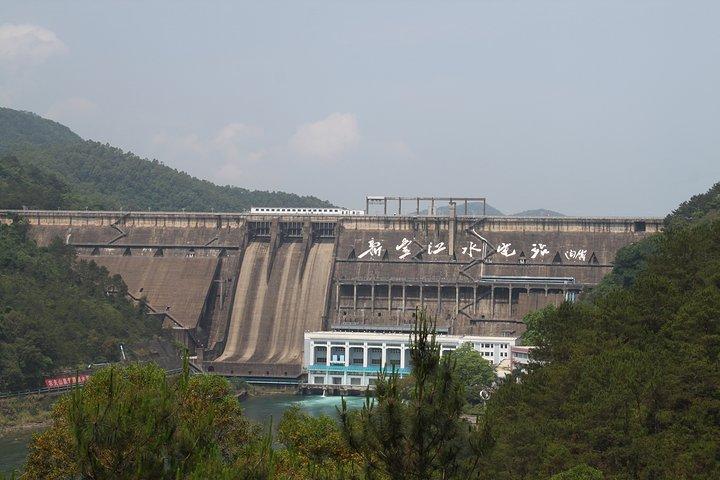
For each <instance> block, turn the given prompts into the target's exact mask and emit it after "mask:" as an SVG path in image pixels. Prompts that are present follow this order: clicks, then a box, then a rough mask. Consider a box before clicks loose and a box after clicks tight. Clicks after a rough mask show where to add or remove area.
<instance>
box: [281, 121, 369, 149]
mask: <svg viewBox="0 0 720 480" xmlns="http://www.w3.org/2000/svg"><path fill="white" fill-rule="evenodd" d="M359 143H360V129H359V127H358V122H357V119H356V118H355V115H353V114H352V113H333V114H331V115H329V116H328V117H327V118H324V119H323V120H320V121H318V122H315V123H307V124H304V125H300V127H298V129H297V131H296V132H295V134H294V135H293V136H292V137H291V138H290V149H291V150H292V151H293V152H295V153H297V154H299V155H301V156H304V157H312V158H318V159H322V160H330V159H334V158H336V157H338V156H340V155H341V154H343V153H345V152H346V151H348V150H351V149H353V148H354V147H356V146H357V145H358V144H359Z"/></svg>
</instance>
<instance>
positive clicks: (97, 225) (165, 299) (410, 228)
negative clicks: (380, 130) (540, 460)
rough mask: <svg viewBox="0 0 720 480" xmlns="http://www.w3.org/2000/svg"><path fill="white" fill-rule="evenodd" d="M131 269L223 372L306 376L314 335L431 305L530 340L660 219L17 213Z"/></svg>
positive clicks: (468, 322)
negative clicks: (547, 313) (554, 310)
mask: <svg viewBox="0 0 720 480" xmlns="http://www.w3.org/2000/svg"><path fill="white" fill-rule="evenodd" d="M18 217H22V218H24V219H25V221H27V222H28V223H29V224H30V225H31V229H30V232H31V235H33V237H34V238H35V240H36V241H37V242H38V243H39V244H40V245H47V244H49V243H50V242H51V241H52V240H53V239H54V238H59V239H60V240H61V241H63V242H64V243H66V244H69V245H72V246H74V247H75V248H76V250H77V252H78V255H79V256H80V258H81V259H84V260H92V261H95V262H96V263H98V264H99V265H102V266H104V267H105V268H107V269H108V270H109V272H110V273H112V274H119V275H121V276H122V277H123V279H124V281H125V283H126V284H127V285H128V290H129V293H130V295H131V296H132V297H133V298H135V299H140V298H144V299H145V301H146V302H147V303H148V305H149V307H150V309H151V311H152V313H153V314H154V315H157V316H160V317H161V318H162V319H163V324H164V326H165V327H166V328H168V329H169V330H170V331H172V333H173V334H174V335H175V338H176V339H177V340H179V341H182V342H184V343H185V344H186V345H187V346H188V347H189V348H190V349H191V350H192V351H193V352H195V354H197V356H198V362H199V363H202V364H203V365H204V366H205V368H206V369H208V370H209V371H214V372H216V373H221V374H226V375H239V376H244V377H285V378H297V377H298V376H299V375H300V374H301V357H302V344H303V333H304V332H305V331H314V330H344V331H354V330H361V331H407V329H408V328H410V327H411V326H412V324H413V322H414V316H415V312H416V309H417V308H425V309H427V310H428V311H429V312H430V313H431V314H432V315H433V316H435V317H436V319H437V323H438V326H439V327H441V328H442V329H444V330H447V331H448V332H450V333H454V334H476V335H495V336H503V335H507V336H517V335H519V334H521V333H522V332H523V331H524V324H523V323H522V317H523V316H524V315H525V314H526V313H528V312H530V311H532V310H534V309H537V308H542V307H543V306H545V305H548V304H559V303H561V302H562V301H564V300H573V299H574V298H576V297H577V295H579V294H581V293H582V292H583V291H584V290H586V289H588V288H591V287H592V286H594V285H596V284H597V283H598V282H599V281H600V279H601V278H602V277H603V276H604V275H605V274H606V273H607V272H609V271H610V269H611V268H612V263H613V260H614V258H615V253H616V252H617V251H618V250H619V249H620V248H622V247H623V246H625V245H628V244H630V243H632V242H635V241H638V240H640V239H642V238H644V237H645V236H647V235H649V234H652V233H654V232H657V231H659V230H660V228H661V226H662V222H661V220H660V219H656V218H571V217H563V218H515V217H471V216H460V217H448V216H368V215H364V216H352V217H337V216H312V217H311V216H293V215H273V216H268V215H246V214H226V213H185V212H53V211H14V212H13V211H4V212H0V221H3V222H12V221H15V220H16V219H17V218H18Z"/></svg>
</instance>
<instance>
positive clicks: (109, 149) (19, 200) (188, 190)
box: [0, 108, 333, 212]
mask: <svg viewBox="0 0 720 480" xmlns="http://www.w3.org/2000/svg"><path fill="white" fill-rule="evenodd" d="M11 157H14V158H15V159H16V161H14V160H12V159H11ZM0 172H2V173H1V174H0V208H22V207H28V208H79V209H84V208H89V209H108V210H121V209H122V210H148V209H150V210H155V211H157V210H183V209H184V210H189V211H227V212H239V211H244V210H247V209H249V208H250V207H251V206H258V205H262V206H268V207H279V206H288V207H332V206H333V205H332V204H331V203H330V202H328V201H325V200H321V199H319V198H316V197H312V196H300V195H296V194H292V193H285V192H270V191H261V190H248V189H245V188H240V187H233V186H229V185H228V186H220V185H216V184H214V183H212V182H209V181H207V180H201V179H199V178H195V177H192V176H190V175H188V174H187V173H185V172H181V171H179V170H176V169H174V168H171V167H169V166H167V165H164V164H163V163H161V162H159V161H157V160H148V159H144V158H140V157H138V156H137V155H134V154H133V153H131V152H124V151H123V150H121V149H119V148H115V147H113V146H111V145H108V144H102V143H99V142H94V141H92V140H83V139H82V138H81V137H80V136H78V135H77V134H75V133H74V132H72V130H70V129H69V128H67V127H66V126H64V125H61V124H59V123H57V122H54V121H52V120H47V119H45V118H42V117H40V116H38V115H36V114H34V113H31V112H25V111H20V110H13V109H10V108H0ZM38 172H41V173H42V175H44V177H43V178H45V180H47V179H51V180H52V181H51V182H50V183H51V184H52V186H53V192H52V195H51V196H52V197H53V198H55V196H58V195H59V198H60V199H61V200H60V203H59V204H54V203H52V202H50V201H49V200H48V198H50V197H47V196H46V197H43V196H42V195H44V194H45V193H48V192H43V189H42V188H40V186H39V185H37V182H36V181H34V180H33V178H32V177H33V176H37V173H38ZM45 180H43V182H45ZM18 181H21V182H25V183H26V184H32V186H33V194H31V195H23V194H22V192H20V193H18V190H17V189H12V191H9V190H8V189H9V188H10V187H9V185H11V184H13V182H18ZM10 193H12V195H10ZM49 203H50V206H48V204H49Z"/></svg>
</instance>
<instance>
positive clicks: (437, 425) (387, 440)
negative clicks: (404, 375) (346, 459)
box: [341, 310, 488, 479]
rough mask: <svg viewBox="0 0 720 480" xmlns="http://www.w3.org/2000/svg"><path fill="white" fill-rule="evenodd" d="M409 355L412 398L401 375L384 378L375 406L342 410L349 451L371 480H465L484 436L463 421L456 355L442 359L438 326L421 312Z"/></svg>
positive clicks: (378, 386)
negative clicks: (405, 392) (402, 384)
mask: <svg viewBox="0 0 720 480" xmlns="http://www.w3.org/2000/svg"><path fill="white" fill-rule="evenodd" d="M416 318H417V320H416V325H415V329H414V332H413V338H412V344H411V350H410V355H411V359H412V365H413V376H414V379H415V382H414V384H413V392H412V395H411V397H410V399H409V400H403V399H402V397H401V394H400V384H399V378H398V375H397V374H395V373H391V374H387V373H386V372H381V374H380V375H379V376H378V380H377V383H376V389H375V400H371V398H370V396H369V395H368V397H367V399H366V403H365V405H364V407H363V408H362V410H360V411H359V412H356V413H351V412H348V410H347V406H346V404H345V402H343V405H342V409H341V419H342V424H343V431H344V434H345V436H346V438H347V442H348V444H349V445H350V448H351V449H352V450H353V451H355V452H357V454H358V455H359V456H360V458H362V462H363V464H364V471H365V475H366V476H367V478H379V477H385V476H387V477H389V478H391V479H433V478H443V479H449V478H463V477H465V476H467V475H469V474H472V473H473V472H474V470H475V466H476V464H477V460H478V458H479V456H480V455H481V454H482V453H483V452H484V451H485V449H486V448H487V446H488V445H487V441H488V439H487V436H486V435H485V433H486V432H485V431H483V430H476V429H474V428H473V427H472V426H471V425H470V424H469V423H467V422H466V421H465V420H463V419H462V418H461V414H462V409H463V405H464V404H465V395H464V390H463V385H462V383H461V382H460V381H459V380H458V375H457V367H456V362H455V358H454V356H453V355H446V356H444V357H442V358H441V357H440V346H439V344H438V343H437V342H436V340H435V333H434V326H433V324H432V322H431V320H430V319H429V318H428V316H427V313H426V312H425V310H420V311H418V314H417V316H416Z"/></svg>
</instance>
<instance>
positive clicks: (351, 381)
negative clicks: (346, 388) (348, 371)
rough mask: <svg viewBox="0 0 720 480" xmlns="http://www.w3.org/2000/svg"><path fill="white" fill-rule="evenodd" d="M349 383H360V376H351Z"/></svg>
mask: <svg viewBox="0 0 720 480" xmlns="http://www.w3.org/2000/svg"><path fill="white" fill-rule="evenodd" d="M350 385H362V378H358V377H351V378H350Z"/></svg>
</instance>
